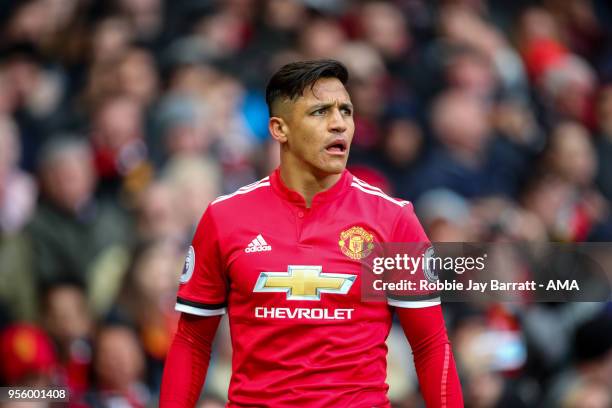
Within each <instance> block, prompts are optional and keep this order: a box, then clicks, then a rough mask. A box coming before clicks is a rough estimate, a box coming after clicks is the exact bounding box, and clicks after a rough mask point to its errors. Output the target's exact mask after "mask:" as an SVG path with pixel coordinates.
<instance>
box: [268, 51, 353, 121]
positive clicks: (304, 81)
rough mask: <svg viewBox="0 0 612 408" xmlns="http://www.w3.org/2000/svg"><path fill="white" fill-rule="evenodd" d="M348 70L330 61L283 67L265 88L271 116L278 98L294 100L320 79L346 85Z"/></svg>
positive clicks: (298, 63) (300, 62)
mask: <svg viewBox="0 0 612 408" xmlns="http://www.w3.org/2000/svg"><path fill="white" fill-rule="evenodd" d="M348 77H349V74H348V70H347V69H346V67H345V66H344V65H343V64H342V63H341V62H339V61H336V60H332V59H324V60H314V61H297V62H292V63H289V64H286V65H283V66H282V67H281V68H280V69H279V70H278V71H277V72H276V73H275V74H274V75H273V76H272V78H270V82H268V86H266V103H267V104H268V111H269V113H270V116H272V105H273V103H274V102H275V101H276V100H277V99H278V98H288V99H294V98H296V97H298V96H302V95H303V94H304V90H305V89H306V87H308V86H310V87H311V88H312V87H313V86H314V84H315V82H317V81H318V80H319V79H321V78H337V79H338V80H340V82H342V85H346V83H347V81H348Z"/></svg>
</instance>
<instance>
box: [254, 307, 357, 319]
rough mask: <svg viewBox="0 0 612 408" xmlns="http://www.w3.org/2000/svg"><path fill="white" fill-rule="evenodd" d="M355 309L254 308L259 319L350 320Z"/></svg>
mask: <svg viewBox="0 0 612 408" xmlns="http://www.w3.org/2000/svg"><path fill="white" fill-rule="evenodd" d="M354 310H355V309H323V308H312V309H309V308H306V307H298V308H297V309H291V308H289V307H256V308H255V317H258V318H260V319H270V318H271V319H306V320H350V319H351V318H352V315H353V311H354Z"/></svg>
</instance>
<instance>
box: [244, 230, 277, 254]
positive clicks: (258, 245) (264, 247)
mask: <svg viewBox="0 0 612 408" xmlns="http://www.w3.org/2000/svg"><path fill="white" fill-rule="evenodd" d="M271 250H272V246H271V245H268V243H267V242H266V240H265V239H263V237H262V236H261V234H259V235H257V237H255V239H254V240H253V241H251V243H249V245H248V246H247V247H246V248H244V252H246V253H247V254H248V253H251V252H266V251H271Z"/></svg>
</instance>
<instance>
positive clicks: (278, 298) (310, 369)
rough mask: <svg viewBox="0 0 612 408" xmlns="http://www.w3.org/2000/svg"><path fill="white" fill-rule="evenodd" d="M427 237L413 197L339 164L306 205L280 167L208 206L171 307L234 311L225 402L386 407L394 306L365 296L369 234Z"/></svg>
mask: <svg viewBox="0 0 612 408" xmlns="http://www.w3.org/2000/svg"><path fill="white" fill-rule="evenodd" d="M383 242H428V239H427V237H426V235H425V233H424V232H423V229H422V227H421V225H420V224H419V222H418V220H417V219H416V216H415V215H414V212H413V208H412V205H411V204H410V203H409V202H407V201H401V200H398V199H394V198H391V197H389V196H387V195H386V194H384V193H383V192H382V191H381V190H379V189H377V188H375V187H372V186H370V185H368V184H366V183H365V182H363V181H361V180H359V179H357V178H355V177H353V176H352V175H351V174H350V173H349V172H348V171H344V173H343V174H342V177H341V179H340V180H339V181H338V182H337V183H336V184H335V185H334V186H332V187H331V188H330V189H328V190H327V191H324V192H321V193H319V194H317V195H316V196H315V197H314V199H313V201H312V205H311V207H310V208H306V205H305V202H304V199H303V198H302V197H301V196H300V195H299V194H298V193H296V192H294V191H291V190H289V189H288V188H287V187H286V186H285V185H284V184H283V182H282V180H281V177H280V173H279V170H278V169H277V170H276V171H275V172H274V173H273V174H272V175H271V176H270V177H266V178H264V179H263V180H261V181H259V182H257V183H254V184H251V185H249V186H246V187H243V188H241V189H239V190H238V191H236V192H235V193H233V194H229V195H226V196H222V197H219V198H218V199H216V200H215V201H213V202H212V203H211V204H210V206H209V207H208V209H207V210H206V212H205V214H204V216H203V217H202V220H201V221H200V224H199V226H198V228H197V230H196V233H195V237H194V239H193V245H192V247H191V248H190V250H189V254H188V256H187V261H186V263H185V269H184V271H183V275H182V276H181V285H180V288H179V293H178V301H177V305H176V309H177V310H179V311H181V312H185V313H192V314H196V315H201V316H211V315H219V314H223V313H226V311H227V312H228V313H229V323H230V330H231V337H232V347H233V361H232V367H233V375H232V378H231V383H230V388H229V403H228V406H229V407H234V406H243V405H249V406H251V405H256V406H274V407H284V406H286V407H296V406H307V407H387V406H389V400H388V398H387V395H386V394H387V389H388V385H387V384H386V383H385V379H386V356H387V347H386V345H385V340H386V338H387V335H388V334H389V330H390V328H391V318H392V310H393V309H392V306H395V307H410V308H415V307H426V306H431V305H437V304H439V299H432V300H422V301H395V300H389V301H388V303H389V304H387V303H384V302H362V300H361V296H360V295H361V288H360V275H361V273H362V272H361V270H362V266H361V263H360V260H361V259H363V258H364V257H366V256H367V255H368V254H369V253H370V251H371V248H372V246H373V245H371V244H373V243H383Z"/></svg>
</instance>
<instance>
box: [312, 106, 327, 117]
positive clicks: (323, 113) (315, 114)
mask: <svg viewBox="0 0 612 408" xmlns="http://www.w3.org/2000/svg"><path fill="white" fill-rule="evenodd" d="M325 111H326V109H325V108H321V109H317V110H316V111H313V112H312V113H311V115H312V116H323V115H325Z"/></svg>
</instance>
